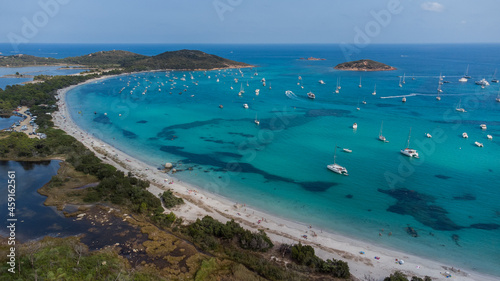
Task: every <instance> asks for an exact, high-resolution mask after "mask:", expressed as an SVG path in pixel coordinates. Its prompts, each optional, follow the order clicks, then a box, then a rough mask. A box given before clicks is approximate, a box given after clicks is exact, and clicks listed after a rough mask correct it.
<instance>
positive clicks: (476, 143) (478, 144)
mask: <svg viewBox="0 0 500 281" xmlns="http://www.w3.org/2000/svg"><path fill="white" fill-rule="evenodd" d="M474 144H475V145H476V146H477V147H483V143H481V142H478V141H476V142H474Z"/></svg>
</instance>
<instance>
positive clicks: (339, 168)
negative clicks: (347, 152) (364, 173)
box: [326, 145, 349, 176]
mask: <svg viewBox="0 0 500 281" xmlns="http://www.w3.org/2000/svg"><path fill="white" fill-rule="evenodd" d="M336 158H337V145H335V153H334V154H333V164H330V165H327V166H326V168H327V169H328V170H330V171H332V172H334V173H337V174H340V175H344V176H348V175H349V174H348V173H347V169H346V168H345V167H342V166H340V165H339V164H337V163H335V160H336Z"/></svg>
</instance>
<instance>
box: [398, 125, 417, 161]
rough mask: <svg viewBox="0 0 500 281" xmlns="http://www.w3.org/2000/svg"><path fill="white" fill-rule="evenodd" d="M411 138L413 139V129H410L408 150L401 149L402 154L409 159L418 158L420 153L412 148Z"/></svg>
mask: <svg viewBox="0 0 500 281" xmlns="http://www.w3.org/2000/svg"><path fill="white" fill-rule="evenodd" d="M410 137H411V128H410V133H409V134H408V141H407V143H406V148H405V149H401V154H403V155H406V156H408V157H415V158H418V152H417V151H416V150H415V149H411V148H410Z"/></svg>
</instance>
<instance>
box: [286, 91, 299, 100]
mask: <svg viewBox="0 0 500 281" xmlns="http://www.w3.org/2000/svg"><path fill="white" fill-rule="evenodd" d="M285 95H286V96H287V98H289V99H293V100H298V99H299V97H297V95H295V94H294V93H293V92H292V91H286V92H285Z"/></svg>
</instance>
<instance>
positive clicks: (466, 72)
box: [463, 65, 472, 79]
mask: <svg viewBox="0 0 500 281" xmlns="http://www.w3.org/2000/svg"><path fill="white" fill-rule="evenodd" d="M463 78H465V79H471V78H472V77H470V76H469V65H467V70H465V74H464V76H463Z"/></svg>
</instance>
